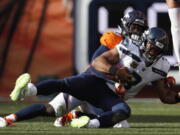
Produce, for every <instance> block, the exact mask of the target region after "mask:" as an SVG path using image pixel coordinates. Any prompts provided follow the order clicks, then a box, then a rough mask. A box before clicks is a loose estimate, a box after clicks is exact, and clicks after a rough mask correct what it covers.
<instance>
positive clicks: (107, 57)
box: [92, 48, 132, 82]
mask: <svg viewBox="0 0 180 135" xmlns="http://www.w3.org/2000/svg"><path fill="white" fill-rule="evenodd" d="M118 62H119V53H118V50H117V48H114V49H112V50H110V51H107V52H105V53H103V54H102V55H100V56H98V57H97V58H95V59H94V60H93V61H92V66H93V67H94V68H95V69H96V70H98V71H100V72H105V73H109V74H110V75H112V76H114V77H115V79H116V80H120V81H121V82H129V81H131V78H132V75H131V74H130V73H128V72H127V69H126V67H120V68H119V67H117V66H116V64H117V63H118Z"/></svg>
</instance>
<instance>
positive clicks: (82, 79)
mask: <svg viewBox="0 0 180 135" xmlns="http://www.w3.org/2000/svg"><path fill="white" fill-rule="evenodd" d="M36 87H37V89H38V94H39V95H43V94H45V93H46V94H52V93H54V92H65V93H69V94H70V95H72V96H74V97H76V98H78V99H80V100H82V101H87V102H89V103H90V104H92V105H94V106H95V107H97V108H101V109H103V110H104V113H102V114H101V115H100V117H97V119H98V120H99V121H100V125H101V127H110V126H113V125H114V124H116V123H118V122H119V121H122V120H125V119H127V118H128V117H129V116H130V108H129V106H128V105H127V104H126V103H125V102H124V101H123V100H122V99H120V98H119V97H118V96H117V95H116V94H115V93H114V92H112V90H111V89H109V87H108V86H107V85H106V81H105V80H103V79H101V78H98V77H96V76H94V75H91V74H87V73H82V74H79V75H76V76H72V77H68V78H65V79H59V80H47V81H42V82H40V83H38V84H36Z"/></svg>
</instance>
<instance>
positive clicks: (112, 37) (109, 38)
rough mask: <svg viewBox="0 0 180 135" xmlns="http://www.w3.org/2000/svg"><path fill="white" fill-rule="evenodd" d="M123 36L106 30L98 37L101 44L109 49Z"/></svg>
mask: <svg viewBox="0 0 180 135" xmlns="http://www.w3.org/2000/svg"><path fill="white" fill-rule="evenodd" d="M122 39H123V37H122V36H121V35H120V34H117V33H116V32H114V31H112V30H109V31H106V32H105V33H104V34H103V35H102V36H101V38H100V43H101V45H104V46H106V47H108V48H109V49H112V48H114V47H115V46H116V45H117V44H118V43H120V42H121V40H122Z"/></svg>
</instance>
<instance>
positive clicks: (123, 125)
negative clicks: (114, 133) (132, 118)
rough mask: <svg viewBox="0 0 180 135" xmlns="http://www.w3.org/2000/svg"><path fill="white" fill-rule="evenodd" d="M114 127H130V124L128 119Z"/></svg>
mask: <svg viewBox="0 0 180 135" xmlns="http://www.w3.org/2000/svg"><path fill="white" fill-rule="evenodd" d="M113 128H130V125H129V124H128V122H127V120H123V121H121V122H119V123H117V124H116V125H114V126H113Z"/></svg>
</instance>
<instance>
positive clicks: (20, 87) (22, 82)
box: [10, 73, 31, 101]
mask: <svg viewBox="0 0 180 135" xmlns="http://www.w3.org/2000/svg"><path fill="white" fill-rule="evenodd" d="M30 81H31V76H30V75H29V74H28V73H25V74H22V75H21V76H19V77H18V79H17V80H16V84H15V87H14V89H13V91H12V92H11V94H10V98H11V100H12V101H19V100H21V99H23V98H24V96H25V90H26V88H27V85H28V83H29V82H30Z"/></svg>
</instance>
